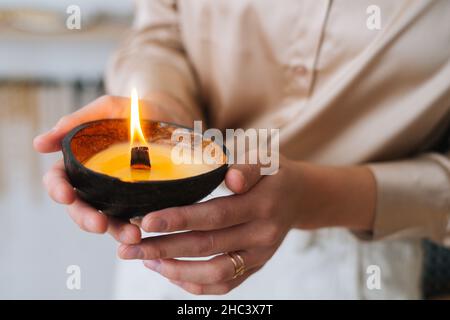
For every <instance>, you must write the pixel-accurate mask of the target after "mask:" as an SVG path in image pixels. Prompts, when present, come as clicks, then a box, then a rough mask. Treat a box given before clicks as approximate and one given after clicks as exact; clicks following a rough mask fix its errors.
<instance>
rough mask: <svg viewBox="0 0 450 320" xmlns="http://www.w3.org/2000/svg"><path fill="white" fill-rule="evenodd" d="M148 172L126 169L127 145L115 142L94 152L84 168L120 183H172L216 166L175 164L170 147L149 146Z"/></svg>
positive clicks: (128, 162)
mask: <svg viewBox="0 0 450 320" xmlns="http://www.w3.org/2000/svg"><path fill="white" fill-rule="evenodd" d="M148 147H149V152H150V162H151V165H152V167H151V169H150V170H136V169H131V167H130V157H131V154H130V145H129V144H128V143H119V144H115V145H112V146H111V147H109V148H107V149H105V150H103V151H101V152H99V153H97V154H96V155H94V156H93V157H92V158H90V159H88V160H87V161H86V162H85V163H84V165H85V166H86V167H87V168H89V169H91V170H93V171H96V172H99V173H103V174H106V175H108V176H112V177H116V178H119V179H121V180H123V181H148V180H174V179H182V178H187V177H192V176H197V175H199V174H202V173H206V172H208V171H211V170H213V169H215V168H217V167H218V165H211V164H205V163H201V164H185V163H181V164H175V163H173V162H172V160H171V151H172V147H171V146H169V145H161V144H153V143H149V144H148Z"/></svg>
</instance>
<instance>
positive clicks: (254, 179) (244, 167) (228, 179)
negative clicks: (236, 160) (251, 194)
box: [225, 164, 262, 194]
mask: <svg viewBox="0 0 450 320" xmlns="http://www.w3.org/2000/svg"><path fill="white" fill-rule="evenodd" d="M260 169H261V168H260V166H259V165H257V164H235V165H233V166H232V167H231V168H230V169H229V170H228V172H227V174H226V176H225V184H226V185H227V187H228V189H230V190H231V191H232V192H234V193H237V194H240V193H245V192H247V191H249V190H250V189H251V188H252V187H253V186H254V185H256V184H257V183H258V182H259V180H261V178H262V175H261V170H260Z"/></svg>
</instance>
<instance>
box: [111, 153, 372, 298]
mask: <svg viewBox="0 0 450 320" xmlns="http://www.w3.org/2000/svg"><path fill="white" fill-rule="evenodd" d="M259 169H260V168H259V167H258V166H256V165H235V166H233V167H231V168H230V170H229V171H228V173H227V175H226V178H225V183H226V185H227V186H228V188H229V189H230V190H231V191H233V192H234V193H235V195H233V196H228V197H222V198H216V199H213V200H210V201H206V202H203V203H198V204H194V205H190V206H184V207H178V208H169V209H164V210H160V211H157V212H153V213H151V214H148V215H146V216H145V217H144V218H143V219H142V220H137V221H136V223H137V224H139V225H140V226H141V228H142V229H143V230H145V231H147V232H174V231H184V230H191V231H187V232H183V233H174V234H166V235H162V236H155V237H149V238H146V239H143V240H142V242H141V243H140V244H138V245H127V244H123V245H121V246H120V247H119V256H120V257H121V258H123V259H141V260H144V265H145V266H146V267H147V268H149V269H151V270H153V271H156V272H159V273H160V274H161V275H163V276H164V277H166V278H168V279H169V280H170V281H171V282H173V283H174V284H176V285H178V286H180V287H182V288H184V289H185V290H187V291H188V292H191V293H194V294H225V293H227V292H229V291H230V290H232V289H233V288H235V287H236V286H238V285H239V284H241V283H242V282H243V281H245V280H246V279H247V278H248V277H249V276H250V275H251V274H253V273H255V272H256V271H258V270H259V269H260V268H261V267H262V266H263V265H264V264H265V263H266V262H267V261H268V260H269V259H270V258H271V257H272V255H273V254H274V253H275V251H276V250H277V248H278V247H279V246H280V244H281V243H282V241H283V239H284V238H285V236H286V234H287V232H288V231H289V230H290V229H292V228H294V227H297V228H302V229H317V228H320V227H328V226H343V227H348V228H351V229H355V230H368V229H370V228H371V224H372V215H373V206H374V193H375V191H374V189H375V188H374V181H373V176H372V174H371V172H370V170H369V169H367V168H364V167H351V168H332V167H322V166H315V165H311V164H306V163H296V162H293V161H289V160H287V159H283V158H282V159H280V169H279V171H278V173H277V174H275V175H272V176H261V175H260V170H259ZM342 190H343V191H342ZM358 195H359V196H358ZM355 196H356V197H357V199H355ZM233 251H237V252H238V253H239V254H240V255H241V256H242V258H243V260H244V262H245V266H246V272H245V274H244V275H243V276H241V277H237V278H234V279H233V276H234V273H235V269H234V265H233V263H232V261H231V260H230V257H228V256H227V255H225V254H223V253H224V252H233ZM210 255H216V256H215V257H213V258H211V259H209V260H207V261H186V260H177V259H175V258H179V257H206V256H210Z"/></svg>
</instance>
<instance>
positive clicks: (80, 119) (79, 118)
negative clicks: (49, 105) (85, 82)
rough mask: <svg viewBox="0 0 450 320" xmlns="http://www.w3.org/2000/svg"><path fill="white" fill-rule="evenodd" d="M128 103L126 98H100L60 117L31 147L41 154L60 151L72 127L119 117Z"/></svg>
mask: <svg viewBox="0 0 450 320" xmlns="http://www.w3.org/2000/svg"><path fill="white" fill-rule="evenodd" d="M128 101H129V100H128V99H126V98H119V97H110V96H104V97H101V98H99V99H97V100H95V101H93V102H91V103H90V104H88V105H87V106H85V107H83V108H81V109H80V110H78V111H76V112H74V113H72V114H70V115H67V116H64V117H62V118H61V119H60V120H59V121H58V123H57V124H56V126H55V127H54V128H53V129H51V130H50V131H49V132H47V133H44V134H41V135H39V136H37V137H36V138H35V139H34V140H33V146H34V148H35V149H36V151H38V152H41V153H49V152H55V151H58V150H60V149H61V140H62V139H63V138H64V136H65V135H66V134H67V133H68V132H69V131H70V130H72V129H73V128H74V127H76V126H78V125H80V124H82V123H85V122H89V121H93V120H97V119H107V118H115V117H118V116H121V115H123V111H124V110H125V108H124V107H125V106H126V103H127V102H128Z"/></svg>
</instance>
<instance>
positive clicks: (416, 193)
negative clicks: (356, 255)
mask: <svg viewBox="0 0 450 320" xmlns="http://www.w3.org/2000/svg"><path fill="white" fill-rule="evenodd" d="M448 163H449V161H448V158H446V157H443V156H440V155H437V154H428V155H424V156H421V157H419V158H416V159H413V160H404V161H396V162H387V163H379V164H378V163H374V164H370V165H369V168H370V169H371V170H372V172H373V174H374V176H375V180H376V183H377V203H376V212H375V220H374V227H373V231H372V232H371V234H368V233H367V234H358V236H359V237H361V238H365V239H373V240H377V239H384V238H405V237H424V238H429V239H431V240H433V241H435V242H438V243H443V244H446V245H450V241H449V240H450V237H449V229H450V226H449V215H450V214H449V213H450V178H449V167H448Z"/></svg>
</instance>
